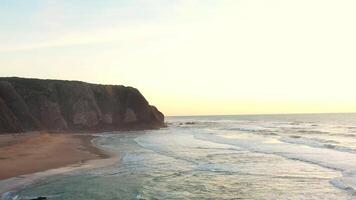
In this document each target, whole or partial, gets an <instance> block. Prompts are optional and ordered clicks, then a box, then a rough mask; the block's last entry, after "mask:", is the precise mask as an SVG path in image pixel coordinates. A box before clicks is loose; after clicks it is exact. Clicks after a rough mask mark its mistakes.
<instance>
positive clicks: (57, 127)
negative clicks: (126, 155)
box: [0, 78, 164, 133]
mask: <svg viewBox="0 0 356 200" xmlns="http://www.w3.org/2000/svg"><path fill="white" fill-rule="evenodd" d="M163 125H164V116H163V114H162V113H161V112H159V111H158V109H157V108H156V107H154V106H151V105H149V104H148V102H147V100H146V99H145V98H144V97H143V96H142V94H141V93H140V92H139V91H138V90H137V89H135V88H132V87H125V86H116V85H97V84H90V83H84V82H79V81H61V80H41V79H25V78H0V133H8V132H25V131H35V130H49V131H108V130H122V129H150V128H159V127H161V126H163Z"/></svg>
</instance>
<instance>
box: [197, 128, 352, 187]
mask: <svg viewBox="0 0 356 200" xmlns="http://www.w3.org/2000/svg"><path fill="white" fill-rule="evenodd" d="M194 136H195V138H196V139H200V140H205V141H211V142H215V143H218V144H228V145H234V146H238V147H240V148H244V149H246V150H249V151H251V152H256V153H264V154H274V155H277V156H281V157H284V158H286V159H291V160H298V161H301V162H306V163H311V164H315V165H318V166H321V167H325V168H328V169H333V170H337V171H340V172H342V174H343V178H345V179H347V178H350V176H349V174H354V170H355V169H356V163H352V162H350V160H356V154H354V153H350V152H340V151H336V150H335V149H327V148H316V147H310V146H304V145H303V146H301V145H300V144H293V143H281V144H278V145H276V144H268V143H264V141H263V140H249V139H236V140H234V139H231V138H224V137H222V136H217V135H206V134H195V135H194ZM351 178H353V181H354V182H350V181H349V182H347V183H345V182H344V183H345V184H348V187H350V188H353V189H355V188H356V177H354V176H352V177H351ZM341 180H344V179H341ZM354 183H355V184H354Z"/></svg>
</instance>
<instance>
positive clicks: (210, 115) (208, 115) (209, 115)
mask: <svg viewBox="0 0 356 200" xmlns="http://www.w3.org/2000/svg"><path fill="white" fill-rule="evenodd" d="M327 114H356V112H325V113H267V114H263V113H260V114H227V115H224V114H217V115H214V114H207V115H199V114H197V115H195V114H193V115H166V116H165V117H213V116H256V115H327Z"/></svg>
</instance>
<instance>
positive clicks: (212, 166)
mask: <svg viewBox="0 0 356 200" xmlns="http://www.w3.org/2000/svg"><path fill="white" fill-rule="evenodd" d="M167 121H168V122H169V123H170V125H169V127H168V128H165V129H161V130H155V131H137V132H124V133H120V134H103V135H101V137H100V138H99V139H97V140H96V141H95V143H96V144H97V145H98V146H100V147H102V148H105V149H109V150H110V151H113V152H117V153H119V154H121V155H122V159H121V161H120V162H118V163H116V164H114V165H111V166H108V167H103V168H98V169H91V170H77V171H74V172H70V173H67V174H63V175H57V176H52V177H49V178H47V179H46V180H43V181H39V182H37V183H35V184H33V185H30V186H28V187H26V188H24V189H23V190H21V191H18V192H14V193H8V194H7V196H6V197H5V196H4V197H3V199H6V198H8V199H12V198H14V197H15V198H17V199H29V198H32V197H36V196H46V197H48V198H49V199H86V200H89V199H355V198H356V196H355V195H356V193H355V190H354V188H356V187H355V186H356V178H355V177H356V115H355V114H329V115H326V114H325V115H259V116H210V117H170V118H167ZM186 122H193V124H185V123H186ZM16 196H17V197H16Z"/></svg>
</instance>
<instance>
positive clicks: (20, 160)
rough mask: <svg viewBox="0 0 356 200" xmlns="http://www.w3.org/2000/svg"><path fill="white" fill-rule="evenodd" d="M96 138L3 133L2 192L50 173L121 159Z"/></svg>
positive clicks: (0, 146) (0, 137)
mask: <svg viewBox="0 0 356 200" xmlns="http://www.w3.org/2000/svg"><path fill="white" fill-rule="evenodd" d="M96 137H98V136H94V135H92V134H82V133H79V134H73V133H72V134H68V133H48V132H42V133H39V132H33V133H26V134H21V135H19V134H4V135H0V162H1V164H0V188H1V189H0V195H1V194H3V193H6V192H9V191H13V190H18V189H19V188H23V187H25V186H26V185H29V184H31V183H33V182H34V181H37V180H39V179H43V178H46V177H48V176H51V175H57V174H62V173H66V172H70V171H73V170H77V169H91V168H97V167H103V166H107V165H110V164H113V163H115V162H118V161H119V160H120V157H119V155H114V154H112V153H110V152H108V151H105V150H102V149H99V148H98V147H96V146H95V145H94V144H93V142H92V140H93V139H94V138H96Z"/></svg>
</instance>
